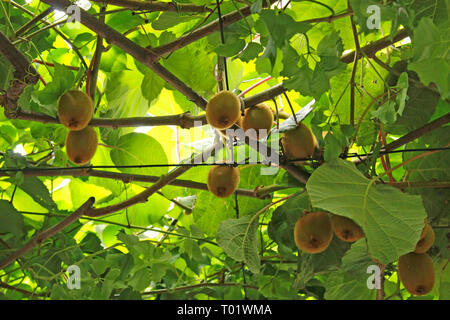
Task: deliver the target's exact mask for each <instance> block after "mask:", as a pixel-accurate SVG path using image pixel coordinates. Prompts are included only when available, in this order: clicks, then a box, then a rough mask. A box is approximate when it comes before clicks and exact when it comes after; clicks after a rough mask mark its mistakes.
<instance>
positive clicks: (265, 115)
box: [242, 103, 273, 139]
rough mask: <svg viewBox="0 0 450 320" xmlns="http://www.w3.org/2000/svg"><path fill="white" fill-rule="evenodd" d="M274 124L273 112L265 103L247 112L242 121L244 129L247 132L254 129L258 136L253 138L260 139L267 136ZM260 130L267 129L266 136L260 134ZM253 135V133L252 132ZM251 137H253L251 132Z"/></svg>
mask: <svg viewBox="0 0 450 320" xmlns="http://www.w3.org/2000/svg"><path fill="white" fill-rule="evenodd" d="M272 124H273V112H272V109H270V107H269V106H268V105H267V104H265V103H260V104H257V105H255V106H253V107H250V108H247V109H246V110H245V115H244V118H243V120H242V129H243V130H244V132H246V131H247V130H248V129H254V130H255V131H256V136H254V137H252V138H256V139H260V138H264V137H266V136H267V134H268V133H269V131H270V129H271V128H272ZM260 129H266V130H267V132H266V134H264V135H262V134H260V132H259V130H260ZM252 133H253V132H252ZM248 134H249V136H252V134H250V132H249V133H248Z"/></svg>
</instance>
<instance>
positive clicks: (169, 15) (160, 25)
mask: <svg viewBox="0 0 450 320" xmlns="http://www.w3.org/2000/svg"><path fill="white" fill-rule="evenodd" d="M199 18H201V16H198V15H187V14H180V13H178V12H170V11H165V12H163V13H162V14H161V15H160V16H159V17H158V19H157V20H155V21H153V22H152V27H153V29H155V30H166V29H169V28H171V27H173V26H176V25H177V24H180V23H183V22H187V21H191V20H193V19H199Z"/></svg>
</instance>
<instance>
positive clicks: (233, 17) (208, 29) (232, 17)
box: [147, 6, 251, 57]
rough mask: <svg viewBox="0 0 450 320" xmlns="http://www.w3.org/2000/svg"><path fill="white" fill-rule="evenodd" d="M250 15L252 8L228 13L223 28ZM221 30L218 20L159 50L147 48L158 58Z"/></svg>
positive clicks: (158, 48)
mask: <svg viewBox="0 0 450 320" xmlns="http://www.w3.org/2000/svg"><path fill="white" fill-rule="evenodd" d="M250 14H251V10H250V6H247V7H244V8H242V9H239V11H238V10H236V11H234V12H232V13H228V14H226V15H224V16H223V17H222V21H223V27H224V28H225V27H227V26H229V25H231V24H233V23H235V22H237V21H239V20H241V19H243V18H245V17H248V16H249V15H250ZM219 29H220V25H219V20H218V19H217V20H215V21H213V22H211V23H209V24H207V25H206V26H203V27H201V28H199V29H197V30H195V31H192V32H190V33H188V34H187V35H185V36H182V37H180V38H178V39H177V40H175V41H172V42H169V43H167V44H165V45H162V46H159V47H157V48H151V47H147V48H148V49H151V50H152V52H154V53H155V54H156V55H157V56H159V57H161V56H163V55H166V54H168V53H171V52H173V51H175V50H177V49H180V48H182V47H185V46H187V45H189V44H191V43H193V42H195V41H197V40H199V39H201V38H204V37H206V36H207V35H209V34H211V33H214V32H216V31H218V30H219Z"/></svg>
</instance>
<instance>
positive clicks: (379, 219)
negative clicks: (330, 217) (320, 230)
mask: <svg viewBox="0 0 450 320" xmlns="http://www.w3.org/2000/svg"><path fill="white" fill-rule="evenodd" d="M306 188H307V190H308V193H309V196H310V197H311V202H312V204H313V206H314V207H318V208H322V209H325V210H327V211H329V212H331V213H334V214H338V215H342V216H345V217H347V218H350V219H352V220H354V221H355V222H356V223H357V224H359V225H360V226H361V227H362V229H363V231H364V234H365V236H366V238H367V242H368V246H369V253H370V254H371V256H372V257H373V258H375V259H378V260H379V261H381V262H382V263H389V262H392V261H394V260H396V259H397V258H398V257H399V256H401V255H403V254H406V253H408V252H411V251H413V250H414V249H415V247H416V243H417V241H418V240H419V236H420V232H421V231H422V228H423V221H424V219H425V217H426V213H425V209H424V207H423V204H422V199H421V198H420V197H418V196H414V195H408V194H405V193H402V192H401V191H400V190H398V189H396V188H394V187H391V186H387V185H382V184H376V183H375V180H369V179H367V178H366V177H364V176H363V175H362V174H361V173H360V172H359V171H358V170H357V169H356V167H355V165H354V164H352V163H350V162H348V161H344V160H341V159H338V160H335V161H332V162H329V163H325V164H324V165H322V166H321V167H319V168H318V169H316V170H315V171H314V172H313V174H312V175H311V177H310V178H309V180H308V183H307V185H306Z"/></svg>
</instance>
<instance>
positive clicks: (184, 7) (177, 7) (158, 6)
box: [91, 0, 212, 12]
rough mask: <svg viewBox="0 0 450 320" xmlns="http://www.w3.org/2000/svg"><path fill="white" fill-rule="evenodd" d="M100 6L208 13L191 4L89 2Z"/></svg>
mask: <svg viewBox="0 0 450 320" xmlns="http://www.w3.org/2000/svg"><path fill="white" fill-rule="evenodd" d="M91 1H92V2H97V3H101V4H110V5H114V6H117V7H122V8H128V9H132V10H150V11H174V12H210V11H212V10H211V9H210V8H208V7H207V6H197V5H193V4H187V3H186V4H185V3H176V2H159V1H140V0H91Z"/></svg>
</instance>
